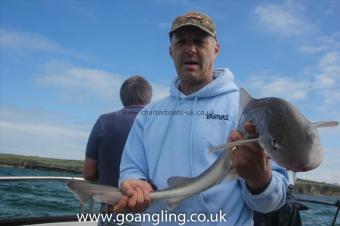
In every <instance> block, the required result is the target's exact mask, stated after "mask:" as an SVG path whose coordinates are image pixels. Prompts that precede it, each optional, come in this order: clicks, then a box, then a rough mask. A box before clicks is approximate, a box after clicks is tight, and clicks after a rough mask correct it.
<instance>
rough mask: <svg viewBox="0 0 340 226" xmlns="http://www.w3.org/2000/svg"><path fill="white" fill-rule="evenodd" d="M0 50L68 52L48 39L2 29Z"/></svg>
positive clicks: (0, 29)
mask: <svg viewBox="0 0 340 226" xmlns="http://www.w3.org/2000/svg"><path fill="white" fill-rule="evenodd" d="M0 48H4V49H15V50H19V49H21V50H22V49H23V50H39V51H48V52H57V53H66V52H68V50H66V49H65V48H63V47H62V46H60V45H58V44H57V43H54V42H52V41H50V40H48V39H47V38H45V37H43V36H41V35H38V34H34V33H28V32H17V31H10V30H7V29H4V28H0Z"/></svg>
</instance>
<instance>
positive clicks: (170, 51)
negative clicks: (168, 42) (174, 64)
mask: <svg viewBox="0 0 340 226" xmlns="http://www.w3.org/2000/svg"><path fill="white" fill-rule="evenodd" d="M169 55H170V57H171V58H172V59H173V56H172V49H171V46H169Z"/></svg>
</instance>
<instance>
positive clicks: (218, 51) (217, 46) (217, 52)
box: [215, 42, 220, 58]
mask: <svg viewBox="0 0 340 226" xmlns="http://www.w3.org/2000/svg"><path fill="white" fill-rule="evenodd" d="M219 53H220V43H218V42H216V46H215V58H216V57H217V56H218V54H219Z"/></svg>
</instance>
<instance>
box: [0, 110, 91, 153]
mask: <svg viewBox="0 0 340 226" xmlns="http://www.w3.org/2000/svg"><path fill="white" fill-rule="evenodd" d="M0 115H1V118H0V152H4V153H13V154H25V155H34V156H45V157H56V158H62V159H83V158H84V151H85V145H86V141H87V138H88V134H89V131H90V128H91V126H92V125H85V124H80V125H75V124H70V123H68V122H67V120H65V119H63V120H65V121H64V122H62V121H61V120H60V118H64V117H65V115H56V114H53V113H51V112H46V111H42V110H34V111H32V110H23V109H9V108H1V109H0ZM58 117H59V119H58Z"/></svg>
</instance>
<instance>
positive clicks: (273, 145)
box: [271, 139, 279, 151]
mask: <svg viewBox="0 0 340 226" xmlns="http://www.w3.org/2000/svg"><path fill="white" fill-rule="evenodd" d="M271 147H272V148H273V150H275V151H276V150H277V149H278V148H279V144H278V143H277V142H276V140H275V139H271Z"/></svg>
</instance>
